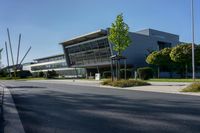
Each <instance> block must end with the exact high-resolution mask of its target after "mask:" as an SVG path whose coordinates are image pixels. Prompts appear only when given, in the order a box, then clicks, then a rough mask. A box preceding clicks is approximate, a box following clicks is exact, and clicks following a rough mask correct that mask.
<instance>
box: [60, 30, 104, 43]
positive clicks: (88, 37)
mask: <svg viewBox="0 0 200 133" xmlns="http://www.w3.org/2000/svg"><path fill="white" fill-rule="evenodd" d="M106 35H107V30H103V29H100V30H97V31H94V32H90V33H88V34H84V35H82V36H77V37H75V38H72V39H70V40H67V41H64V42H61V43H59V44H61V45H64V46H67V45H72V44H77V43H80V42H84V41H87V40H91V39H94V38H97V37H103V36H106Z"/></svg>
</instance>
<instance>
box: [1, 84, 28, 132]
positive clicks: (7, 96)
mask: <svg viewBox="0 0 200 133" xmlns="http://www.w3.org/2000/svg"><path fill="white" fill-rule="evenodd" d="M0 84H1V83H0ZM1 86H2V87H4V105H3V112H4V114H3V115H4V120H5V121H4V133H25V131H24V128H23V125H22V123H21V120H20V117H19V114H18V111H17V109H16V106H15V103H14V101H13V98H12V95H11V93H10V91H9V89H8V88H6V87H5V86H4V85H3V84H1Z"/></svg>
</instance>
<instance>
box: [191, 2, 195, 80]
mask: <svg viewBox="0 0 200 133" xmlns="http://www.w3.org/2000/svg"><path fill="white" fill-rule="evenodd" d="M191 12H192V18H191V19H192V79H193V80H195V61H194V0H191Z"/></svg>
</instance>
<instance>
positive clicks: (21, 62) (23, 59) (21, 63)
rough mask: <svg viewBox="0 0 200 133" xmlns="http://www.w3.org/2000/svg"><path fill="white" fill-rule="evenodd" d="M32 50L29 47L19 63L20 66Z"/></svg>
mask: <svg viewBox="0 0 200 133" xmlns="http://www.w3.org/2000/svg"><path fill="white" fill-rule="evenodd" d="M30 50H31V47H29V49H28V51H27V52H26V54H25V55H24V57H23V58H22V60H21V61H20V63H19V66H20V65H21V64H22V62H23V61H24V59H25V57H26V56H27V54H28V52H29V51H30Z"/></svg>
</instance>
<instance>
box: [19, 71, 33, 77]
mask: <svg viewBox="0 0 200 133" xmlns="http://www.w3.org/2000/svg"><path fill="white" fill-rule="evenodd" d="M16 76H17V77H19V78H27V77H30V76H32V74H31V72H30V71H28V70H22V71H17V72H16Z"/></svg>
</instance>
